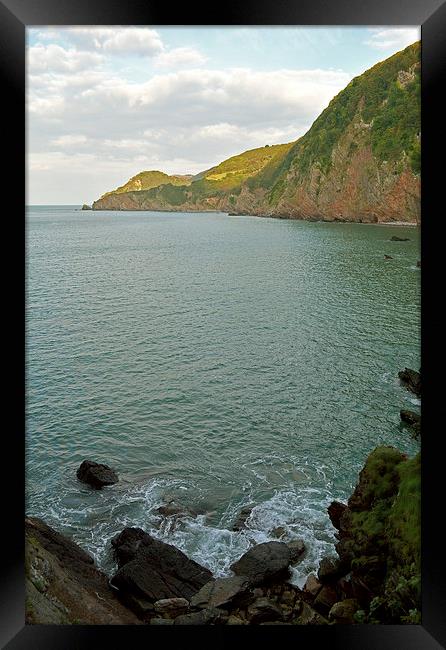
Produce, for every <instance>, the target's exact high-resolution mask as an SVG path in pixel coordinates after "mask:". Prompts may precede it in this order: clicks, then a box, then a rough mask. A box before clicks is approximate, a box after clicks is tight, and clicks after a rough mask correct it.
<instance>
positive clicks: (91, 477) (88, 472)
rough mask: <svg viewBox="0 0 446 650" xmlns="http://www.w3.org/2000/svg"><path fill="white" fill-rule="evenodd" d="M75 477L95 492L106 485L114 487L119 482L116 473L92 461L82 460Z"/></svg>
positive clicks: (106, 466)
mask: <svg viewBox="0 0 446 650" xmlns="http://www.w3.org/2000/svg"><path fill="white" fill-rule="evenodd" d="M76 476H77V478H78V479H79V481H82V483H87V484H88V485H91V487H93V488H95V489H96V490H100V489H101V488H102V487H104V486H106V485H114V484H115V483H117V482H118V481H119V478H118V475H117V473H116V472H115V471H114V470H113V469H112V468H111V467H109V466H108V465H102V464H101V463H95V462H94V461H92V460H84V462H83V463H81V465H80V467H79V469H78V470H77V472H76Z"/></svg>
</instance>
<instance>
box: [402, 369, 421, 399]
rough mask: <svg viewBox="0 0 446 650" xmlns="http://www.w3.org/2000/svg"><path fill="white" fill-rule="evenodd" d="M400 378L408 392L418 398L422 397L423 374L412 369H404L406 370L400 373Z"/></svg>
mask: <svg viewBox="0 0 446 650" xmlns="http://www.w3.org/2000/svg"><path fill="white" fill-rule="evenodd" d="M398 377H399V378H400V380H401V383H402V384H403V386H404V387H405V388H407V390H409V391H410V392H411V393H414V395H416V396H417V397H421V372H417V371H416V370H412V369H411V368H404V370H400V371H399V373H398Z"/></svg>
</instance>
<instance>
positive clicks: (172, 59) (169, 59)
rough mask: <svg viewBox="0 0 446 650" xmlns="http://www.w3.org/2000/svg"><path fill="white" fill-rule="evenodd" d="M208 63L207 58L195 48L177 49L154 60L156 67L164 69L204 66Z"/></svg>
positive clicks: (168, 51) (163, 53)
mask: <svg viewBox="0 0 446 650" xmlns="http://www.w3.org/2000/svg"><path fill="white" fill-rule="evenodd" d="M206 61H207V58H206V57H205V56H204V55H203V54H202V53H201V52H199V51H198V50H196V49H194V48H193V47H176V48H174V49H172V50H167V51H166V52H162V53H161V54H159V55H158V56H157V57H156V58H155V59H154V63H155V65H156V66H158V67H164V68H167V67H169V68H177V67H179V66H195V65H203V64H204V63H206Z"/></svg>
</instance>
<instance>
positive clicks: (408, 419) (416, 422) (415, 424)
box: [400, 409, 421, 436]
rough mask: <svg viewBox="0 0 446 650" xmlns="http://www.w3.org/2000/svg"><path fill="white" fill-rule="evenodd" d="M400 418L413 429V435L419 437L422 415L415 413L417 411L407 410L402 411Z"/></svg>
mask: <svg viewBox="0 0 446 650" xmlns="http://www.w3.org/2000/svg"><path fill="white" fill-rule="evenodd" d="M400 417H401V420H402V421H403V422H405V423H406V424H408V425H409V426H410V427H412V430H413V433H414V435H415V436H419V435H420V433H421V415H419V414H418V413H415V411H409V410H407V409H401V411H400Z"/></svg>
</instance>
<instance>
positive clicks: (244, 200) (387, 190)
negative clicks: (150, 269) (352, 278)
mask: <svg viewBox="0 0 446 650" xmlns="http://www.w3.org/2000/svg"><path fill="white" fill-rule="evenodd" d="M420 138H421V133H420V43H419V42H418V43H414V44H413V45H410V46H409V47H407V48H406V49H405V50H403V51H401V52H398V53H397V54H395V55H393V56H392V57H390V58H389V59H386V60H385V61H383V62H381V63H378V64H377V65H375V66H373V67H372V68H371V69H370V70H367V71H366V72H365V73H364V74H362V75H360V76H358V77H356V78H355V79H353V80H352V81H351V82H350V83H349V84H348V86H347V87H346V88H345V89H344V90H343V91H341V92H340V93H339V94H338V95H337V96H336V97H334V98H333V100H332V101H331V102H330V104H329V105H328V107H327V108H326V109H325V110H324V111H323V112H322V113H321V115H320V116H319V117H318V118H317V119H316V121H315V122H314V123H313V125H312V126H311V128H310V129H309V131H308V132H307V133H306V134H305V135H304V136H303V137H302V138H300V139H299V140H297V141H296V142H293V143H289V144H286V145H274V146H271V147H268V146H266V147H263V148H260V149H255V150H251V151H249V152H245V153H244V154H240V156H234V157H232V158H230V159H229V160H227V161H224V162H223V163H221V164H220V165H217V166H216V167H214V168H212V169H211V170H208V171H206V172H203V174H200V175H198V176H197V177H194V178H193V179H192V180H190V182H189V181H188V182H187V184H186V183H181V181H180V182H178V181H175V183H173V182H171V181H169V180H168V178H169V177H167V180H166V179H162V183H161V182H159V183H158V184H157V185H152V186H151V187H150V188H148V187H147V188H146V189H144V188H143V187H142V186H141V187H139V186H138V187H136V186H135V183H133V182H132V180H133V179H131V181H129V182H128V183H126V185H124V186H122V188H118V190H116V191H114V192H112V193H109V194H107V195H104V197H102V198H101V199H99V200H98V201H96V202H95V203H94V204H93V209H94V210H104V209H110V210H177V211H200V210H220V211H225V212H233V213H238V214H253V215H259V216H273V217H282V218H294V219H309V220H326V221H360V222H375V223H376V222H383V221H403V222H407V223H418V222H419V219H420ZM135 178H137V177H135ZM155 182H157V181H155Z"/></svg>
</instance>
